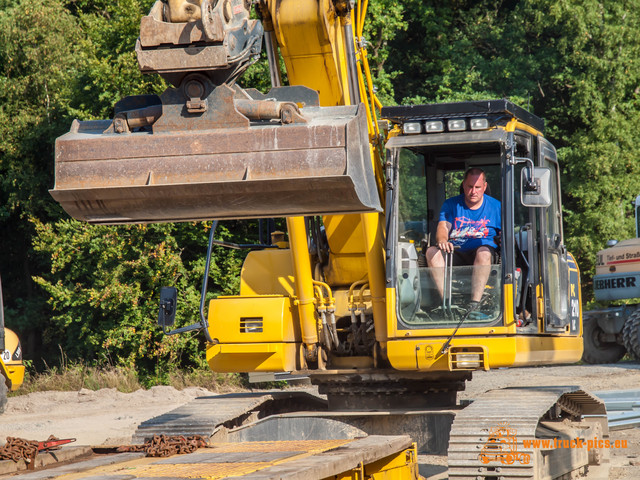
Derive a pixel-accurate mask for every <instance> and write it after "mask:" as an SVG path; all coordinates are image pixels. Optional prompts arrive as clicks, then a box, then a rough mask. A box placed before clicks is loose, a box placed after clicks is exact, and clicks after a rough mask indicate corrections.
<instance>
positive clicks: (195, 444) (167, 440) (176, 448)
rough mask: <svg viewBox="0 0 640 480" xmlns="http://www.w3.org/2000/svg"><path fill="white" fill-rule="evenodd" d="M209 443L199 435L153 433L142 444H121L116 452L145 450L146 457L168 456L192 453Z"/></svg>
mask: <svg viewBox="0 0 640 480" xmlns="http://www.w3.org/2000/svg"><path fill="white" fill-rule="evenodd" d="M208 446H209V443H208V442H207V440H206V439H205V438H204V437H203V436H201V435H192V436H189V437H185V436H182V435H175V436H169V435H154V436H153V438H152V439H151V440H147V441H146V442H145V443H144V444H143V445H123V446H121V447H118V450H117V451H118V452H145V453H146V454H147V457H168V456H170V455H181V454H186V453H193V452H195V451H196V450H197V449H198V448H204V447H208Z"/></svg>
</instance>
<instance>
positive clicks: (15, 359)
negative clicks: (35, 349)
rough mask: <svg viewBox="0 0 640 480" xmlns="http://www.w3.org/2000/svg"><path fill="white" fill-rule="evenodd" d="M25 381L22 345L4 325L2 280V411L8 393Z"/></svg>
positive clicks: (0, 378) (0, 292) (0, 336)
mask: <svg viewBox="0 0 640 480" xmlns="http://www.w3.org/2000/svg"><path fill="white" fill-rule="evenodd" d="M23 381H24V364H23V362H22V346H21V345H20V339H19V338H18V336H17V335H16V334H15V332H13V330H10V329H8V328H6V327H5V326H4V303H3V301H2V282H0V413H3V412H4V409H5V407H6V405H7V393H8V392H13V391H15V390H17V389H18V388H20V386H21V385H22V383H23Z"/></svg>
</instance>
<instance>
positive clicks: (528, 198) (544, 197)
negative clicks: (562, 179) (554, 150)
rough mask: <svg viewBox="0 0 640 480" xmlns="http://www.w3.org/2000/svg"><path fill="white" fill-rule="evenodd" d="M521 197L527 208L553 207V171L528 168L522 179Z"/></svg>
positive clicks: (524, 171) (541, 168)
mask: <svg viewBox="0 0 640 480" xmlns="http://www.w3.org/2000/svg"><path fill="white" fill-rule="evenodd" d="M520 195H521V201H522V205H524V206H525V207H549V206H550V205H551V169H550V168H548V167H527V168H523V169H522V174H521V177H520Z"/></svg>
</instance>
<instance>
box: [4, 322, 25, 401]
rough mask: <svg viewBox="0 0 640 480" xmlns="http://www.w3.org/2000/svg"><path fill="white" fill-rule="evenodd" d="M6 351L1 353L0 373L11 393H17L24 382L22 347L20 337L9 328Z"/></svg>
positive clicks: (5, 332)
mask: <svg viewBox="0 0 640 480" xmlns="http://www.w3.org/2000/svg"><path fill="white" fill-rule="evenodd" d="M4 345H5V346H4V351H0V369H1V370H2V371H1V372H0V373H2V375H3V376H4V381H5V383H6V385H7V388H8V389H9V390H10V391H15V390H17V389H18V388H20V386H21V385H22V383H23V382H24V369H25V368H24V364H23V363H22V347H21V346H20V340H19V339H18V336H17V335H16V334H15V332H13V331H12V330H9V329H8V328H5V329H4Z"/></svg>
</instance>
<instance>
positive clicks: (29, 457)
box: [0, 435, 58, 470]
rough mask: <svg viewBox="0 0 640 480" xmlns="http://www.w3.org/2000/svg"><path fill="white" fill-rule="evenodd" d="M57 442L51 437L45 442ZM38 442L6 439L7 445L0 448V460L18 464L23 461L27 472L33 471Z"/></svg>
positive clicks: (13, 438) (16, 438) (12, 438)
mask: <svg viewBox="0 0 640 480" xmlns="http://www.w3.org/2000/svg"><path fill="white" fill-rule="evenodd" d="M55 440H58V438H56V437H55V436H53V435H50V436H49V438H48V439H47V440H46V441H47V442H52V441H55ZM39 445H40V442H38V441H36V440H25V439H24V438H18V437H7V443H5V444H4V445H2V446H0V460H13V461H14V462H18V461H20V460H24V461H25V463H26V464H27V468H28V469H29V470H33V468H34V465H35V459H36V456H37V455H38V450H39Z"/></svg>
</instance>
